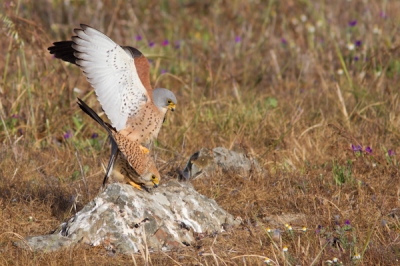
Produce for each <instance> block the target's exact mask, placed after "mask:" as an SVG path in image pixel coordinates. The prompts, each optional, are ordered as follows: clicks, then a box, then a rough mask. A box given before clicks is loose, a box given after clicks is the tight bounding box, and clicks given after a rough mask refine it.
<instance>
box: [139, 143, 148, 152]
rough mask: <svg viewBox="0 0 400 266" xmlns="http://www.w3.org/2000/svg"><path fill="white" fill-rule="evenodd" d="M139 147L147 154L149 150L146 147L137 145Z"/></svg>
mask: <svg viewBox="0 0 400 266" xmlns="http://www.w3.org/2000/svg"><path fill="white" fill-rule="evenodd" d="M139 147H140V150H141V151H142V153H143V154H148V153H149V152H150V151H149V149H147V148H146V147H144V146H142V145H139Z"/></svg>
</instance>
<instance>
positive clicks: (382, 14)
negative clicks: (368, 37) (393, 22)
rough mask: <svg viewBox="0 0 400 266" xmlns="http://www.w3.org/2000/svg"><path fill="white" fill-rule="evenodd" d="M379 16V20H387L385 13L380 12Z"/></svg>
mask: <svg viewBox="0 0 400 266" xmlns="http://www.w3.org/2000/svg"><path fill="white" fill-rule="evenodd" d="M379 15H380V16H381V18H383V19H386V18H387V16H386V13H385V12H384V11H381V12H380V13H379Z"/></svg>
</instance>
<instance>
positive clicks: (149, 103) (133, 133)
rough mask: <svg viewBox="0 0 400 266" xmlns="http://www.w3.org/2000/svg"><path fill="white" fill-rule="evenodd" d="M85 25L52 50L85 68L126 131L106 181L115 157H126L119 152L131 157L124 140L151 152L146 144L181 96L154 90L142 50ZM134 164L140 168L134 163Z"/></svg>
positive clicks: (114, 120) (107, 108) (115, 143)
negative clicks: (123, 43) (70, 38)
mask: <svg viewBox="0 0 400 266" xmlns="http://www.w3.org/2000/svg"><path fill="white" fill-rule="evenodd" d="M80 26H81V28H80V29H75V30H74V32H75V34H76V35H77V36H73V37H72V41H61V42H55V43H53V44H54V46H52V47H49V48H48V50H49V51H50V53H51V54H54V56H55V57H56V58H60V59H62V60H64V61H67V62H70V63H73V64H76V65H77V66H79V67H80V68H81V69H82V71H83V73H84V75H85V76H86V77H87V80H88V81H89V82H90V83H91V85H92V86H93V88H94V90H95V93H96V95H97V98H98V99H99V102H100V104H101V106H102V108H103V110H104V112H105V113H106V115H107V117H108V118H109V120H110V121H111V124H112V126H113V127H114V128H115V130H116V132H118V133H119V135H120V136H124V138H122V137H121V138H116V139H115V140H114V141H111V158H110V161H109V164H108V170H107V173H106V177H105V179H104V181H105V182H106V181H107V178H108V176H109V175H110V170H111V169H112V167H113V166H114V163H115V160H116V159H117V158H120V157H122V156H118V152H119V151H121V152H122V154H123V155H124V157H126V158H128V157H129V153H126V152H127V148H124V145H126V143H129V142H123V143H118V141H119V140H120V139H124V141H128V140H130V141H131V142H134V143H138V144H139V145H138V146H139V148H140V149H142V152H145V153H146V152H148V150H147V149H146V148H143V147H142V146H141V145H143V146H146V147H147V148H148V147H150V144H151V143H152V141H153V140H154V139H156V138H157V135H158V132H159V131H160V128H161V126H162V123H163V120H164V117H165V114H166V112H167V111H168V110H171V111H174V109H175V106H176V103H177V100H176V97H175V95H174V94H173V93H172V92H171V91H169V90H167V89H154V90H153V89H152V87H151V85H150V64H149V62H148V60H147V59H146V57H145V56H144V55H143V54H142V53H141V52H140V51H139V50H137V49H136V48H133V47H129V46H119V45H117V44H116V43H115V42H114V41H112V40H111V39H110V38H109V37H107V36H106V35H104V34H103V33H101V32H99V31H97V30H95V29H93V28H92V27H90V26H87V25H84V24H81V25H80ZM96 121H97V120H96ZM135 145H136V144H135ZM135 145H134V146H135ZM135 147H136V146H135ZM128 162H129V160H128ZM132 167H133V168H134V169H135V170H137V169H136V168H135V166H134V165H132ZM137 172H138V173H139V174H140V171H137Z"/></svg>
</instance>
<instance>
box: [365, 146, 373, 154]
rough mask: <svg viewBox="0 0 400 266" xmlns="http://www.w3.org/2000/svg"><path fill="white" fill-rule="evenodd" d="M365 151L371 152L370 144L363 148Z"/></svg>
mask: <svg viewBox="0 0 400 266" xmlns="http://www.w3.org/2000/svg"><path fill="white" fill-rule="evenodd" d="M365 152H366V153H369V154H371V153H372V149H371V147H370V146H368V147H366V148H365Z"/></svg>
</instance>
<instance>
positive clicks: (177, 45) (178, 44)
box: [175, 41, 181, 49]
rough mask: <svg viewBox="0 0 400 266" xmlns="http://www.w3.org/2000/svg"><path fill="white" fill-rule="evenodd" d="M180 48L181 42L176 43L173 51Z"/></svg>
mask: <svg viewBox="0 0 400 266" xmlns="http://www.w3.org/2000/svg"><path fill="white" fill-rule="evenodd" d="M179 48H181V41H176V42H175V49H179Z"/></svg>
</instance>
